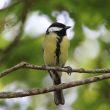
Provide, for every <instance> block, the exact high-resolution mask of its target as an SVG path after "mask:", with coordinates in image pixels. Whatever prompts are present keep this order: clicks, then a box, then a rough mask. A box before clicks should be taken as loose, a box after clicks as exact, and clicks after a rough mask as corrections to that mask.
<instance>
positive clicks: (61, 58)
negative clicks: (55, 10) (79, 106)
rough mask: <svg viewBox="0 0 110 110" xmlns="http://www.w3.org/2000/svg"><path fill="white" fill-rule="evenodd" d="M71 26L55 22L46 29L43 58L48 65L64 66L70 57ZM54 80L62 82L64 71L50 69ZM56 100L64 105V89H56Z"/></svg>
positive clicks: (54, 82) (54, 81) (58, 82)
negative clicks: (69, 32) (68, 31)
mask: <svg viewBox="0 0 110 110" xmlns="http://www.w3.org/2000/svg"><path fill="white" fill-rule="evenodd" d="M69 28H71V26H66V25H65V24H62V23H59V22H54V23H52V24H51V25H50V26H49V27H48V28H47V31H46V34H45V38H44V41H43V50H44V54H43V58H44V62H45V65H46V66H55V67H64V65H65V63H66V61H67V59H68V49H69V45H70V40H69V39H68V37H67V33H66V32H67V30H68V29H69ZM48 72H49V74H50V77H51V78H52V80H53V85H59V84H61V76H62V73H61V72H58V71H55V70H50V71H48ZM54 102H55V104H56V105H59V104H61V105H64V104H65V99H64V96H63V92H62V90H57V91H54Z"/></svg>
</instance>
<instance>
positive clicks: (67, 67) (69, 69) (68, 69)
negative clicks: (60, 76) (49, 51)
mask: <svg viewBox="0 0 110 110" xmlns="http://www.w3.org/2000/svg"><path fill="white" fill-rule="evenodd" d="M64 68H66V69H67V74H68V75H69V76H70V75H71V73H72V68H71V67H70V66H65V67H64Z"/></svg>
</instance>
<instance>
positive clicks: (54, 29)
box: [49, 27, 63, 32]
mask: <svg viewBox="0 0 110 110" xmlns="http://www.w3.org/2000/svg"><path fill="white" fill-rule="evenodd" d="M62 29H63V28H60V27H50V28H49V32H54V31H61V30H62Z"/></svg>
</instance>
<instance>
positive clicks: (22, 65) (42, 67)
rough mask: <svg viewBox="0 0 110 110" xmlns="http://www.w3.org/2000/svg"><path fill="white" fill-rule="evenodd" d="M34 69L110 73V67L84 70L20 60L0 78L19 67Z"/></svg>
mask: <svg viewBox="0 0 110 110" xmlns="http://www.w3.org/2000/svg"><path fill="white" fill-rule="evenodd" d="M22 68H23V69H24V68H27V69H35V70H56V71H62V72H67V73H74V72H77V73H89V74H95V73H104V74H105V73H106V74H107V73H108V74H109V73H110V69H94V70H85V69H83V68H79V69H72V68H71V69H70V68H69V67H64V68H60V67H49V66H38V65H32V64H30V63H27V62H21V63H18V64H17V65H15V66H13V67H11V68H8V69H6V70H5V71H3V72H1V73H0V78H2V77H4V76H6V75H8V74H11V73H12V72H14V71H16V70H19V69H22Z"/></svg>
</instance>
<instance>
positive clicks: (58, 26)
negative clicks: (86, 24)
mask: <svg viewBox="0 0 110 110" xmlns="http://www.w3.org/2000/svg"><path fill="white" fill-rule="evenodd" d="M69 28H70V26H66V25H64V24H62V23H58V22H55V23H53V24H51V25H50V26H49V27H48V29H47V31H46V34H50V33H56V34H57V35H58V36H65V35H66V30H67V29H69Z"/></svg>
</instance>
